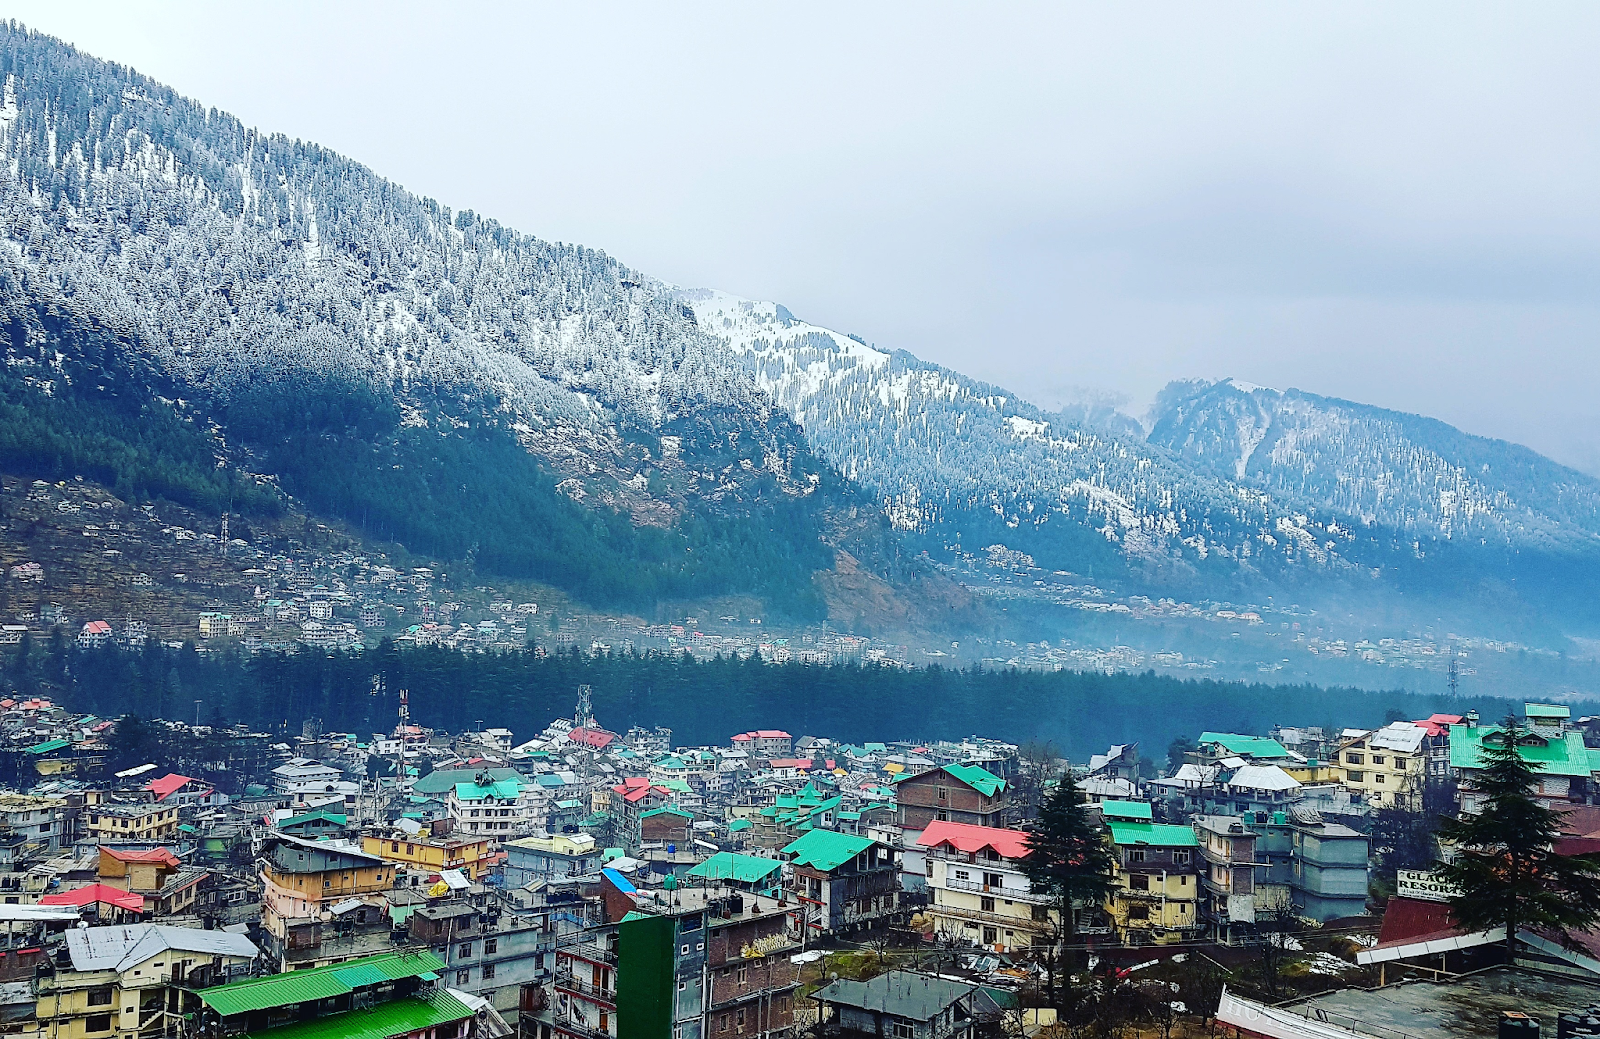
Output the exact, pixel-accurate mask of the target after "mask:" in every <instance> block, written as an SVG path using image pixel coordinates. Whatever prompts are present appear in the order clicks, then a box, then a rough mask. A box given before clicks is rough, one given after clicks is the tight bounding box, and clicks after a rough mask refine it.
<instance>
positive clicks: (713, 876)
mask: <svg viewBox="0 0 1600 1039" xmlns="http://www.w3.org/2000/svg"><path fill="white" fill-rule="evenodd" d="M781 868H783V863H782V862H780V861H778V860H777V859H763V858H760V857H759V856H756V855H738V854H735V853H734V852H731V851H719V852H717V853H716V854H715V855H713V856H711V857H710V858H709V859H707V860H705V861H704V862H702V863H700V864H699V865H698V866H696V867H695V868H694V869H691V870H690V871H689V876H691V877H701V878H703V879H705V880H737V881H739V882H740V883H743V884H759V883H760V882H761V881H763V880H765V879H766V878H768V877H770V876H772V874H774V873H776V872H777V871H778V870H779V869H781Z"/></svg>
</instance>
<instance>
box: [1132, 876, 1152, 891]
mask: <svg viewBox="0 0 1600 1039" xmlns="http://www.w3.org/2000/svg"><path fill="white" fill-rule="evenodd" d="M1128 886H1129V887H1130V888H1132V889H1133V890H1135V891H1149V890H1150V875H1149V874H1148V873H1135V874H1134V875H1133V876H1131V877H1129V878H1128Z"/></svg>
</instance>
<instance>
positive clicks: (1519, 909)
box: [1439, 718, 1600, 962]
mask: <svg viewBox="0 0 1600 1039" xmlns="http://www.w3.org/2000/svg"><path fill="white" fill-rule="evenodd" d="M1529 735H1530V734H1529V733H1528V731H1527V730H1526V729H1523V728H1521V727H1520V726H1518V724H1517V722H1516V719H1514V718H1507V719H1506V720H1505V722H1504V723H1503V725H1502V727H1501V730H1500V731H1499V732H1497V733H1493V734H1491V735H1489V736H1487V737H1485V739H1484V742H1483V767H1482V768H1481V769H1479V770H1478V772H1477V773H1476V774H1475V775H1474V776H1473V779H1472V785H1473V786H1474V787H1475V788H1476V789H1477V791H1478V792H1479V793H1481V794H1482V795H1483V797H1484V803H1483V805H1482V806H1481V808H1480V810H1479V811H1478V812H1477V814H1475V815H1467V816H1462V817H1461V818H1459V819H1454V820H1450V821H1447V822H1446V823H1445V824H1444V825H1443V826H1441V827H1440V828H1439V835H1440V837H1441V838H1443V839H1445V840H1447V841H1451V842H1454V843H1455V844H1456V845H1458V846H1459V848H1460V852H1459V854H1458V855H1457V857H1456V860H1455V861H1454V862H1453V863H1449V864H1447V865H1444V866H1441V867H1440V868H1439V874H1440V876H1441V877H1442V878H1443V879H1444V880H1446V881H1448V882H1449V883H1451V884H1454V885H1455V886H1456V887H1457V888H1459V889H1460V894H1459V895H1457V896H1456V897H1454V898H1452V899H1451V900H1450V908H1451V910H1452V912H1454V914H1455V917H1456V920H1457V921H1458V922H1459V923H1460V924H1461V926H1462V927H1465V928H1467V929H1468V930H1487V929H1489V928H1492V927H1500V926H1504V927H1505V929H1506V959H1507V961H1508V962H1511V961H1514V960H1515V958H1516V951H1515V950H1516V936H1517V929H1518V928H1519V927H1531V928H1537V929H1539V930H1542V931H1545V932H1547V933H1550V934H1552V935H1553V936H1554V937H1555V938H1556V939H1557V940H1558V941H1560V942H1561V943H1562V944H1571V943H1572V941H1573V939H1572V935H1571V932H1573V931H1583V930H1588V929H1589V928H1591V927H1593V926H1595V924H1597V923H1600V856H1593V855H1559V854H1557V853H1556V852H1555V850H1554V846H1555V844H1556V842H1558V841H1559V840H1560V839H1561V830H1560V826H1559V821H1560V815H1559V813H1557V812H1556V811H1554V810H1553V809H1550V808H1546V807H1545V806H1544V805H1541V804H1540V803H1539V802H1538V801H1536V800H1534V798H1533V793H1532V791H1533V785H1534V782H1535V781H1536V780H1537V779H1538V773H1539V772H1540V771H1542V770H1543V766H1542V765H1540V764H1538V763H1537V762H1533V761H1529V760H1528V759H1527V758H1525V757H1523V756H1522V754H1521V753H1520V752H1519V751H1518V749H1517V748H1518V745H1519V741H1521V740H1523V739H1525V738H1527V737H1528V736H1529ZM1535 738H1537V737H1535Z"/></svg>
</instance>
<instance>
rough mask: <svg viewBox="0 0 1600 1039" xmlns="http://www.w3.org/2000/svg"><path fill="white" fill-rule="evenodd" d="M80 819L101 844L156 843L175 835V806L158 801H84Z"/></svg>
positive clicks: (176, 823) (88, 831)
mask: <svg viewBox="0 0 1600 1039" xmlns="http://www.w3.org/2000/svg"><path fill="white" fill-rule="evenodd" d="M83 820H84V824H85V825H84V829H85V830H86V832H87V833H88V835H89V836H90V837H91V838H93V839H94V840H95V841H96V842H97V843H100V844H115V843H117V842H131V843H146V842H149V843H156V842H160V841H168V840H172V839H173V838H175V837H177V835H178V809H177V806H176V805H168V804H161V803H159V802H157V803H155V804H149V803H142V802H141V803H138V804H112V803H110V802H101V803H100V804H94V805H87V806H85V807H84V809H83Z"/></svg>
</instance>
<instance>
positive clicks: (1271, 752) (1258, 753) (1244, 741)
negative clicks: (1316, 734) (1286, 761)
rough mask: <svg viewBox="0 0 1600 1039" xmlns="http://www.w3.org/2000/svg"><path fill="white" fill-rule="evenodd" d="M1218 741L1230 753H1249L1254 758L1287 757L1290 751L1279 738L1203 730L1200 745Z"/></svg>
mask: <svg viewBox="0 0 1600 1039" xmlns="http://www.w3.org/2000/svg"><path fill="white" fill-rule="evenodd" d="M1207 743H1218V744H1221V745H1222V748H1223V749H1224V750H1226V751H1227V752H1228V753H1229V754H1248V755H1250V756H1251V757H1253V758H1286V757H1288V756H1289V752H1288V751H1287V750H1285V749H1284V746H1283V744H1281V743H1279V742H1278V741H1277V740H1269V739H1267V738H1266V737H1265V736H1240V735H1239V734H1238V733H1233V732H1202V733H1201V734H1200V741H1199V744H1198V745H1199V746H1202V747H1203V746H1205V745H1206V744H1207Z"/></svg>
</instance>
